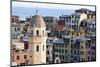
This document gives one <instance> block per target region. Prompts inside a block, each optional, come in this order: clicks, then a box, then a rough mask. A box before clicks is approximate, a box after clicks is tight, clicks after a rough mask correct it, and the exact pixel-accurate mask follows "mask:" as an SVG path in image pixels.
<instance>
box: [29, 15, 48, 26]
mask: <svg viewBox="0 0 100 67" xmlns="http://www.w3.org/2000/svg"><path fill="white" fill-rule="evenodd" d="M30 26H31V27H46V24H45V22H44V20H43V18H42V17H41V16H40V15H34V16H32V18H31V21H30Z"/></svg>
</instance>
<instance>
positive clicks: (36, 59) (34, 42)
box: [29, 14, 47, 64]
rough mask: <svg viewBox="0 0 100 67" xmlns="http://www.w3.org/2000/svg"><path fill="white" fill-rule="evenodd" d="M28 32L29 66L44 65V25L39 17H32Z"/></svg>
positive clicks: (45, 37)
mask: <svg viewBox="0 0 100 67" xmlns="http://www.w3.org/2000/svg"><path fill="white" fill-rule="evenodd" d="M30 31H31V34H30V37H29V45H30V48H29V49H30V56H31V57H30V61H31V64H46V39H47V35H46V25H45V22H44V20H43V18H42V17H41V16H40V15H38V14H36V15H34V16H32V19H31V22H30Z"/></svg>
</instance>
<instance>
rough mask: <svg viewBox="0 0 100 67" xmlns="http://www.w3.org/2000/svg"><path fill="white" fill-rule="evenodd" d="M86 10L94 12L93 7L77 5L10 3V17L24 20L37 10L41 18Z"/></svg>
mask: <svg viewBox="0 0 100 67" xmlns="http://www.w3.org/2000/svg"><path fill="white" fill-rule="evenodd" d="M80 8H87V9H90V10H93V11H95V7H93V6H79V5H63V4H46V3H32V2H15V1H13V2H12V15H17V16H20V18H21V19H24V20H25V18H26V17H29V16H33V15H35V14H36V10H37V9H38V11H39V14H40V15H41V16H55V17H59V16H61V15H70V14H72V13H74V11H75V10H76V9H80Z"/></svg>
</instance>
